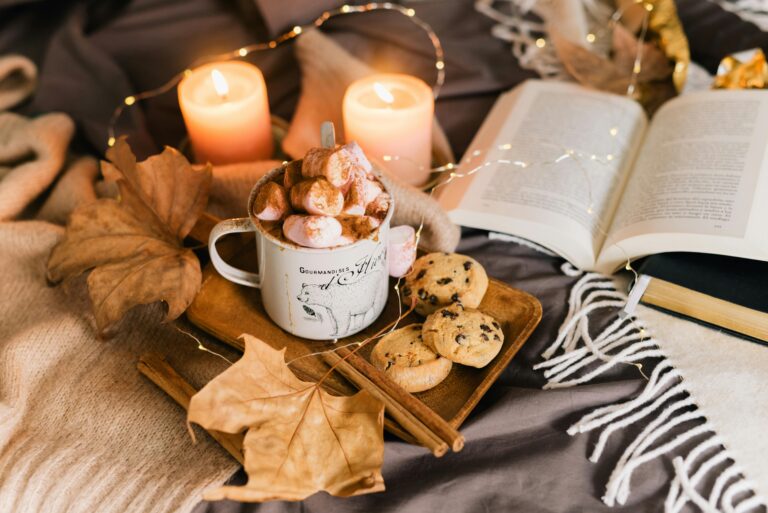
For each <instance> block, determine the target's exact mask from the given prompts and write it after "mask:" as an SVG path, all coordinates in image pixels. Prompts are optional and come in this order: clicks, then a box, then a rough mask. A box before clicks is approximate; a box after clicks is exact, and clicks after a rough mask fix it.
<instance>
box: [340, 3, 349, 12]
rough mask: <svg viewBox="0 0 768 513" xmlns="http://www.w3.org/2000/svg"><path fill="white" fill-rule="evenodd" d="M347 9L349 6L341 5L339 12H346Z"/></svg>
mask: <svg viewBox="0 0 768 513" xmlns="http://www.w3.org/2000/svg"><path fill="white" fill-rule="evenodd" d="M349 11H350V7H349V6H348V5H342V6H341V12H343V13H348V12H349Z"/></svg>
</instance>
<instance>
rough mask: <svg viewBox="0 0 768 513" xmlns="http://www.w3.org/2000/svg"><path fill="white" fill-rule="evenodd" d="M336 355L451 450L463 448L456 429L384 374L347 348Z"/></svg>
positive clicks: (340, 349)
mask: <svg viewBox="0 0 768 513" xmlns="http://www.w3.org/2000/svg"><path fill="white" fill-rule="evenodd" d="M336 353H337V354H338V356H340V357H341V358H343V359H344V360H345V361H346V362H347V363H348V364H349V365H351V366H352V367H354V368H355V370H357V371H358V372H360V374H362V375H363V376H365V377H366V378H367V379H368V380H369V381H370V382H371V383H372V384H373V385H374V386H375V387H376V388H377V389H380V390H381V391H382V392H383V393H384V395H387V396H389V397H390V398H391V399H392V400H393V401H395V402H396V403H397V404H398V405H399V408H402V409H403V410H406V411H408V412H410V413H411V414H413V416H414V417H416V418H417V419H418V420H419V421H420V422H421V423H422V424H424V425H425V426H426V427H427V428H429V430H431V431H432V432H434V433H435V434H436V435H437V436H438V437H440V439H441V440H443V441H445V442H446V443H447V444H448V446H449V447H450V448H451V450H453V451H454V452H458V451H460V450H462V449H463V448H464V436H463V435H462V434H461V433H459V431H458V430H457V429H456V428H454V427H453V426H451V425H450V424H449V423H448V421H446V420H445V419H444V418H442V417H441V416H440V415H438V414H437V413H435V412H434V411H433V410H432V409H430V408H429V407H428V406H427V405H425V404H424V403H422V402H421V401H419V400H418V399H416V398H415V397H413V396H412V395H411V394H409V393H408V392H406V391H405V390H403V388H402V387H400V386H399V385H398V384H397V383H395V382H394V381H392V380H391V379H390V378H389V377H388V376H387V375H386V374H384V373H383V372H379V370H378V369H376V367H374V366H373V365H371V364H370V363H368V362H367V361H366V360H365V359H364V358H362V357H360V356H358V355H357V354H355V353H352V352H351V351H350V350H349V349H347V348H339V349H337V350H336Z"/></svg>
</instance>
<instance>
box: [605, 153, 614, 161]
mask: <svg viewBox="0 0 768 513" xmlns="http://www.w3.org/2000/svg"><path fill="white" fill-rule="evenodd" d="M605 160H607V161H608V162H610V161H612V160H613V155H611V154H610V153H609V154H608V155H606V156H605Z"/></svg>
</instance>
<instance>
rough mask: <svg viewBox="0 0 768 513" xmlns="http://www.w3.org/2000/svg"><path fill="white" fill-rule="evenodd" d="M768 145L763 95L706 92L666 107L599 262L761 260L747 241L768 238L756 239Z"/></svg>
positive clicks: (656, 120) (767, 95)
mask: <svg viewBox="0 0 768 513" xmlns="http://www.w3.org/2000/svg"><path fill="white" fill-rule="evenodd" d="M766 145H768V93H766V92H765V91H706V92H701V93H695V94H691V95H687V96H684V97H680V98H677V99H675V100H672V101H670V102H669V103H667V104H666V105H665V106H664V107H662V108H661V109H660V110H659V111H658V113H657V114H656V116H655V117H654V119H653V122H652V123H651V127H650V128H649V130H648V134H647V136H646V140H645V143H644V145H643V148H642V149H641V151H640V154H639V155H638V158H637V162H636V164H635V169H634V171H633V172H632V176H631V178H630V179H629V182H628V184H627V187H626V190H625V192H624V197H623V199H622V202H621V204H620V206H619V207H618V209H617V213H616V218H615V219H614V224H613V226H612V228H611V235H610V237H609V239H608V241H607V243H606V248H605V251H604V253H605V254H604V255H601V258H600V260H602V261H606V260H615V259H616V258H617V256H616V255H617V252H621V251H622V250H623V252H624V253H625V254H624V255H622V258H626V257H630V258H634V257H638V256H643V255H645V254H650V253H657V252H666V251H691V252H707V253H720V254H735V255H736V256H743V257H745V258H757V257H759V255H758V254H757V253H756V252H755V250H756V249H757V247H755V248H752V249H750V248H749V247H748V246H749V242H746V243H745V242H744V241H745V240H756V238H757V239H764V234H759V233H754V234H753V235H750V232H756V230H757V229H758V227H757V225H755V222H754V220H755V219H758V218H759V219H763V220H764V219H765V214H766V212H764V210H765V208H764V207H763V203H765V202H766V201H768V195H766V194H765V192H762V195H761V193H760V191H761V190H764V189H765V181H766V180H765V178H763V180H762V183H761V181H760V178H761V171H763V169H764V168H766V164H768V162H766V159H765V153H766ZM763 174H766V173H763ZM759 198H762V199H763V201H762V203H761V202H759V201H758V200H759ZM757 210H761V212H758V211H757ZM763 231H765V230H763ZM642 236H648V237H642ZM716 239H720V240H719V241H718V240H716ZM616 245H618V246H619V247H618V248H616V247H614V248H612V247H611V246H616ZM723 245H727V246H728V247H722V246H723ZM757 245H760V244H759V243H758V244H757ZM744 252H748V253H750V254H744Z"/></svg>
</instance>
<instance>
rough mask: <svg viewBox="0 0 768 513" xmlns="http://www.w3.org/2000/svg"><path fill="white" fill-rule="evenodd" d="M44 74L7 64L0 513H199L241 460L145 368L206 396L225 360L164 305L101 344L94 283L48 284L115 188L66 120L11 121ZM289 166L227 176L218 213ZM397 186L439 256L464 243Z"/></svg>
mask: <svg viewBox="0 0 768 513" xmlns="http://www.w3.org/2000/svg"><path fill="white" fill-rule="evenodd" d="M30 77H31V78H30ZM25 78H27V79H28V80H24V79H25ZM33 79H34V66H33V65H32V64H31V63H30V62H29V61H26V60H25V59H23V58H20V57H13V58H11V59H7V58H5V59H4V58H2V57H0V93H2V94H0V269H2V270H3V272H2V274H0V312H1V313H0V512H2V513H11V512H13V513H17V512H18V513H26V512H43V511H45V512H46V513H59V512H61V513H64V512H66V513H78V512H83V513H93V512H96V511H98V512H100V513H111V512H114V513H124V512H127V511H141V512H163V513H166V512H182V511H189V510H190V509H191V508H192V506H193V505H194V504H196V503H197V502H199V500H200V498H201V495H202V491H203V489H205V488H207V487H210V486H212V485H214V484H215V485H220V484H222V483H223V481H224V480H226V479H227V478H228V477H229V476H231V475H232V474H233V473H234V471H235V470H236V468H237V464H236V463H235V461H234V460H233V459H232V458H231V457H230V456H229V455H227V454H226V453H225V452H224V451H223V450H222V449H221V448H220V447H219V446H218V445H217V444H216V443H215V442H213V441H212V440H211V439H210V438H209V437H207V436H203V435H199V436H198V437H197V439H198V440H199V442H198V443H197V444H194V443H193V442H192V440H191V438H190V436H189V434H188V432H187V430H186V422H185V420H186V414H185V412H184V411H183V410H182V409H181V408H180V407H179V406H178V405H176V403H174V402H173V401H172V400H171V399H170V398H168V397H166V396H165V394H163V393H162V392H160V391H159V390H158V389H156V388H155V387H154V385H152V384H151V383H149V381H147V380H146V379H145V378H143V377H142V376H141V375H140V374H139V373H138V371H137V370H136V363H137V360H138V357H139V355H141V354H143V353H145V352H149V351H153V352H158V353H161V354H164V355H167V356H168V359H169V361H170V363H171V364H172V365H173V366H174V367H175V368H176V369H178V370H179V372H180V373H181V374H182V375H183V376H184V377H186V378H187V379H189V381H190V382H191V383H192V384H193V385H194V386H196V387H198V388H199V387H201V386H202V385H203V384H205V383H206V382H207V381H209V380H210V379H212V378H213V377H214V376H216V375H217V374H219V373H220V372H222V371H223V370H224V368H225V367H226V365H227V364H226V363H225V362H223V361H222V360H221V359H218V358H216V357H214V356H212V355H210V354H208V353H205V352H203V351H200V350H198V349H197V343H196V342H194V341H193V340H192V339H191V338H190V337H189V336H187V335H185V334H183V333H181V332H180V331H178V330H177V329H176V327H175V325H173V324H170V325H169V324H161V323H160V321H161V319H162V315H161V312H160V308H159V307H158V308H137V309H135V310H134V311H132V312H131V313H130V314H129V316H128V318H127V319H126V322H124V323H123V326H124V327H125V328H123V331H122V332H121V333H119V335H118V336H117V337H116V338H114V339H112V340H109V341H100V340H97V339H96V337H95V330H94V328H93V319H92V316H91V314H90V305H89V304H88V300H87V293H86V291H85V287H84V280H82V281H81V282H79V283H70V284H67V285H63V286H58V287H50V286H48V285H47V284H46V278H45V276H46V263H47V261H48V256H49V254H50V252H51V249H52V248H53V246H54V245H55V244H56V243H57V242H58V241H59V240H60V239H61V237H62V235H63V233H64V228H63V227H62V225H63V224H64V222H65V221H66V218H67V215H68V214H69V212H71V211H72V209H73V208H74V207H75V206H77V205H78V204H81V203H82V202H86V201H92V200H94V198H96V197H97V195H98V194H99V192H100V191H101V192H106V193H108V192H109V190H108V189H109V187H105V186H104V184H103V183H101V184H99V183H95V182H96V181H97V179H98V175H99V171H98V163H97V161H96V160H95V159H93V158H91V157H80V158H75V157H73V156H71V155H69V154H68V152H67V148H68V146H69V142H70V139H71V138H72V135H73V132H74V126H73V123H72V121H71V120H70V119H69V118H68V117H67V116H66V115H64V114H56V113H54V114H48V115H45V116H41V117H39V118H36V119H31V120H30V119H26V118H23V117H20V116H17V115H14V114H11V113H3V112H2V109H3V108H8V107H10V106H12V105H13V103H15V102H17V101H20V100H21V99H23V98H24V96H25V95H26V94H27V93H29V91H31V89H32V88H31V87H30V80H33ZM9 80H10V84H9ZM19 88H21V89H22V91H21V92H19V93H18V94H17V93H16V92H15V91H19ZM277 164H278V163H277V162H271V161H268V162H256V163H249V164H237V165H231V166H223V167H217V168H215V169H214V182H213V186H212V191H211V200H210V203H209V211H210V212H211V213H213V214H215V215H218V216H221V217H232V216H241V215H243V214H244V213H245V205H246V200H247V197H248V193H249V192H250V189H251V186H252V184H253V183H255V181H256V180H257V179H258V178H259V177H260V176H261V175H262V174H263V173H265V172H266V171H268V170H269V169H271V168H273V167H275V166H276V165H277ZM390 186H391V188H392V190H393V192H394V194H395V196H396V202H397V203H398V204H399V205H401V206H402V208H401V209H400V210H399V212H398V213H397V214H396V216H395V221H396V222H397V223H400V224H418V223H419V222H420V221H421V220H422V219H424V220H425V223H426V224H425V238H424V241H425V242H426V243H428V244H429V245H430V247H432V248H435V249H444V250H448V251H450V250H452V249H453V248H455V245H456V243H457V242H458V237H459V233H458V229H457V228H456V227H455V226H453V225H452V224H450V222H449V221H448V220H447V217H446V216H445V215H444V214H443V213H442V212H441V210H440V209H439V207H438V206H437V204H436V203H434V202H432V201H431V200H429V199H428V198H427V197H426V196H425V195H424V194H423V193H421V192H419V191H416V190H415V189H411V188H409V187H407V186H404V185H402V184H398V183H395V182H392V183H391V184H390ZM43 198H44V201H43ZM20 218H23V219H31V218H34V219H35V220H23V221H22V220H18V219H20ZM182 324H183V323H182ZM202 340H203V342H204V344H205V345H206V346H208V347H212V348H214V349H215V350H216V351H217V352H219V353H222V354H224V355H225V356H227V358H229V359H230V360H234V359H236V358H237V355H235V354H234V353H232V352H231V351H230V350H229V349H227V348H226V347H224V346H222V345H220V344H218V343H217V342H216V341H214V340H212V339H209V338H206V337H203V338H202Z"/></svg>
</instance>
